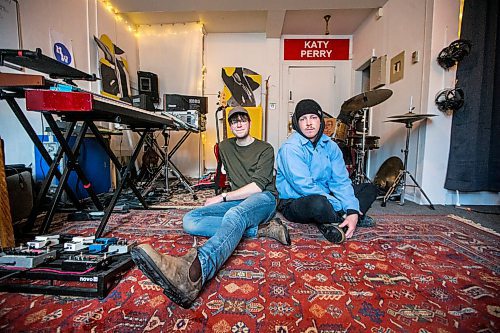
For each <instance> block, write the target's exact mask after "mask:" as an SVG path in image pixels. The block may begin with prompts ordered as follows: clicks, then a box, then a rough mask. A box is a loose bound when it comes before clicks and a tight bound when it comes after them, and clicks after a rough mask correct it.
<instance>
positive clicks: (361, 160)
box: [354, 108, 372, 185]
mask: <svg viewBox="0 0 500 333" xmlns="http://www.w3.org/2000/svg"><path fill="white" fill-rule="evenodd" d="M367 109H368V108H363V109H362V115H363V134H362V139H361V149H359V148H356V171H355V172H356V176H355V178H354V184H357V185H359V184H362V183H365V182H366V181H368V182H369V183H372V181H371V180H370V178H368V176H367V175H366V173H365V154H366V151H365V142H366V130H367V128H366V111H367Z"/></svg>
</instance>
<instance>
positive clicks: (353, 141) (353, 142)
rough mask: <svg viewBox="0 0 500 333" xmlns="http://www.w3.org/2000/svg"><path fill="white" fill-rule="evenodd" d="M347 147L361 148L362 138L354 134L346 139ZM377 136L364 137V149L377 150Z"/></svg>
mask: <svg viewBox="0 0 500 333" xmlns="http://www.w3.org/2000/svg"><path fill="white" fill-rule="evenodd" d="M348 139H349V140H348V145H349V146H351V147H352V148H358V149H360V148H362V146H363V136H362V135H358V134H356V135H355V136H350V137H349V138H348ZM379 140H380V137H379V136H375V135H366V136H365V149H367V150H372V149H378V148H379V147H380V146H379Z"/></svg>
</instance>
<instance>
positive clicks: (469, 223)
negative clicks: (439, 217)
mask: <svg viewBox="0 0 500 333" xmlns="http://www.w3.org/2000/svg"><path fill="white" fill-rule="evenodd" d="M447 217H450V218H452V219H454V220H457V221H460V222H463V223H465V224H468V225H471V226H473V227H475V228H477V229H481V230H483V231H486V232H489V233H490V234H494V235H496V236H500V233H498V232H496V231H495V230H493V229H491V228H488V227H485V226H483V225H481V224H479V223H477V222H474V221H472V220H469V219H466V218H464V217H461V216H458V215H455V214H449V215H447Z"/></svg>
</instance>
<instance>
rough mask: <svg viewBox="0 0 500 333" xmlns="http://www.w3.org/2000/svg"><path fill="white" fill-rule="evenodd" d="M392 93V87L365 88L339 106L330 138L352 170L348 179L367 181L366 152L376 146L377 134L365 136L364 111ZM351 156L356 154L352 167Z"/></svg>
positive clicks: (376, 147) (359, 182) (377, 143)
mask: <svg viewBox="0 0 500 333" xmlns="http://www.w3.org/2000/svg"><path fill="white" fill-rule="evenodd" d="M391 95H392V90H389V89H378V90H371V91H366V92H363V93H361V94H359V95H356V96H354V97H351V98H350V99H348V100H347V101H345V102H344V103H343V104H342V106H341V108H340V114H339V116H338V117H337V122H336V126H335V132H334V133H333V136H332V137H333V139H334V140H335V141H336V142H337V143H338V144H339V146H340V147H341V149H342V150H343V152H344V159H345V160H346V164H347V165H348V166H351V168H352V169H353V172H351V174H352V175H351V178H352V179H353V182H354V183H355V184H361V183H364V182H365V181H366V180H368V181H369V179H368V177H367V176H366V174H365V171H364V170H365V155H366V153H367V151H369V150H373V149H378V148H379V139H380V137H379V136H372V135H367V133H368V127H367V121H366V117H367V114H366V113H367V111H368V108H370V107H372V106H375V105H377V104H380V103H382V102H383V101H385V100H386V99H388V98H389V97H391ZM346 149H347V153H346V152H345V150H346ZM351 152H352V154H351ZM352 156H355V164H354V167H353V166H352V164H351V163H350V160H351V159H350V157H352Z"/></svg>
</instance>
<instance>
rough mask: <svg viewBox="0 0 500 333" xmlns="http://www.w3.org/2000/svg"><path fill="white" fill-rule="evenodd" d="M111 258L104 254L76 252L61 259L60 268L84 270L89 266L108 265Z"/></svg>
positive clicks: (97, 267)
mask: <svg viewBox="0 0 500 333" xmlns="http://www.w3.org/2000/svg"><path fill="white" fill-rule="evenodd" d="M110 262H111V258H110V257H109V256H107V255H106V254H104V255H95V254H78V255H75V256H70V257H69V258H68V259H65V260H63V262H62V265H61V268H62V270H63V271H76V272H84V271H86V270H89V269H91V268H96V269H99V268H102V267H106V266H107V265H109V264H110Z"/></svg>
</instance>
